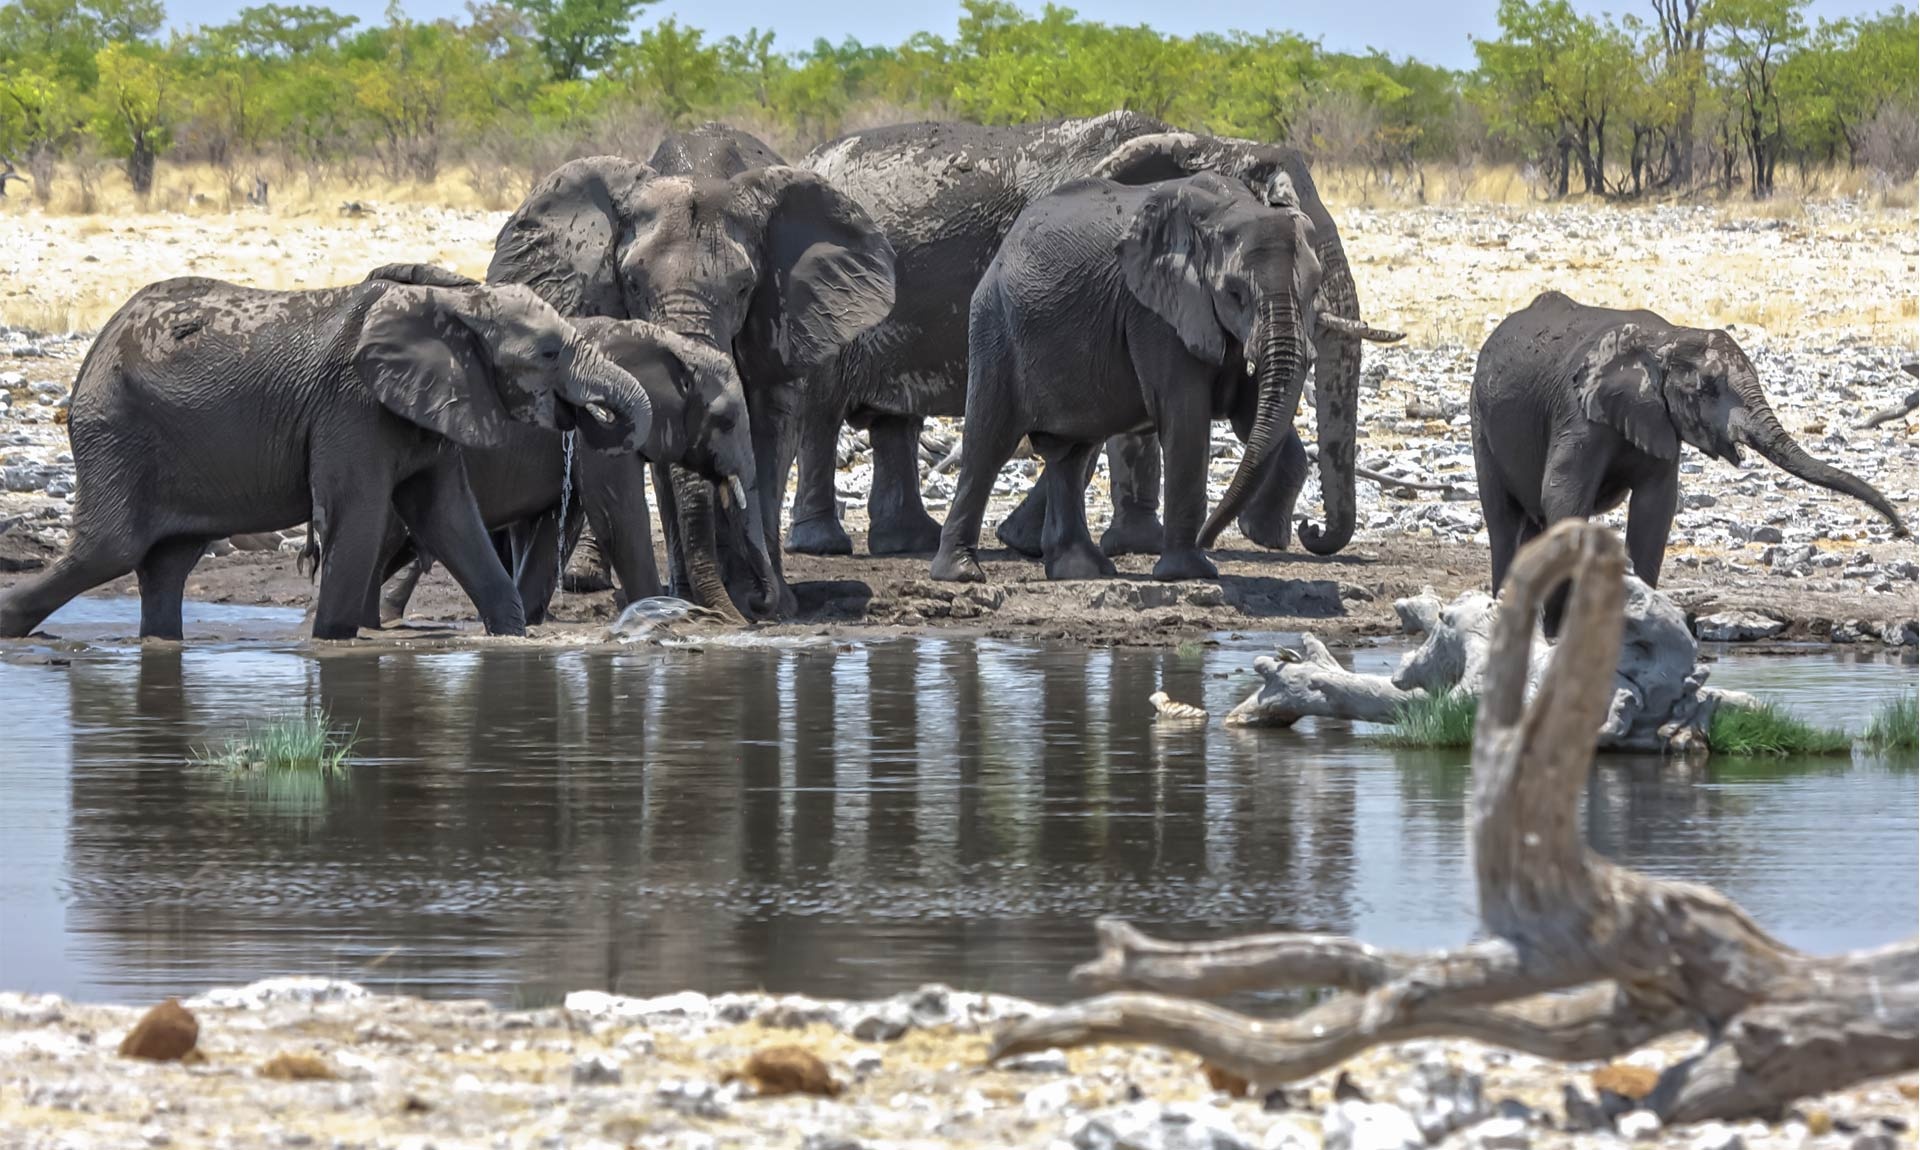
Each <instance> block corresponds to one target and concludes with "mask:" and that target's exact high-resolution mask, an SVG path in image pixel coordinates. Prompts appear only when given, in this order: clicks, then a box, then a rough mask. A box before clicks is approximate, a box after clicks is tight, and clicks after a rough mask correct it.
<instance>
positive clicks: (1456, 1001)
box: [990, 521, 1920, 1123]
mask: <svg viewBox="0 0 1920 1150" xmlns="http://www.w3.org/2000/svg"><path fill="white" fill-rule="evenodd" d="M1625 573H1626V555H1625V553H1624V551H1623V550H1622V548H1621V545H1620V542H1619V540H1618V539H1617V538H1616V537H1615V536H1614V534H1613V533H1612V532H1611V531H1609V530H1608V529H1607V528H1605V527H1602V526H1598V525H1595V524H1589V523H1585V522H1580V521H1567V522H1563V523H1560V524H1558V525H1556V526H1554V527H1553V528H1552V529H1550V530H1549V531H1547V532H1546V533H1545V534H1544V535H1542V536H1541V537H1540V538H1539V539H1538V540H1536V541H1535V542H1534V543H1532V544H1529V545H1528V546H1527V547H1526V548H1524V549H1523V550H1522V551H1521V552H1520V554H1519V556H1518V557H1517V558H1516V560H1515V563H1514V566H1513V570H1512V572H1511V573H1510V575H1509V577H1508V579H1509V581H1508V585H1507V590H1506V594H1505V596H1504V597H1503V598H1502V599H1501V601H1500V605H1499V609H1498V614H1497V618H1496V621H1495V624H1494V628H1493V634H1492V640H1491V646H1490V649H1489V651H1488V657H1487V664H1486V674H1485V681H1484V690H1483V691H1482V694H1481V701H1480V711H1479V718H1478V722H1477V725H1476V727H1475V730H1474V743H1473V772H1474V852H1473V855H1474V866H1475V872H1476V880H1477V884H1478V887H1479V893H1480V918H1481V921H1482V923H1483V924H1484V926H1485V928H1486V930H1487V933H1488V934H1489V935H1490V937H1489V938H1488V939H1487V940H1486V941H1484V942H1479V943H1475V944H1472V945H1470V946H1465V947H1461V948H1459V949H1456V950H1444V951H1434V952H1428V953H1411V954H1409V953H1396V952H1391V951H1382V950H1378V949H1375V948H1373V947H1369V946H1366V945H1365V944H1364V943H1360V942H1357V941H1355V940H1353V939H1348V938H1341V937H1331V936H1322V935H1300V934H1270V935H1263V936H1258V937H1254V938H1247V939H1240V940H1236V941H1230V942H1225V943H1201V944H1177V943H1168V942H1160V941H1156V940H1153V939H1150V938H1147V937H1146V936H1144V935H1142V934H1140V933H1139V932H1138V931H1136V930H1133V929H1132V928H1131V927H1128V926H1127V925H1125V924H1123V923H1119V922H1111V921H1109V922H1104V923H1102V924H1101V927H1100V935H1101V939H1102V942H1103V951H1102V954H1101V955H1100V957H1099V958H1098V959H1097V960H1095V961H1094V962H1092V963H1089V964H1087V965H1084V966H1082V967H1080V968H1079V969H1077V970H1075V971H1074V977H1075V979H1076V981H1078V982H1079V983H1081V984H1082V985H1085V986H1088V987H1089V988H1092V989H1096V990H1105V991H1109V992H1110V993H1106V994H1103V995H1101V996H1100V997H1097V998H1092V999H1088V1000H1084V1001H1081V1002H1077V1003H1073V1004H1070V1005H1068V1006H1065V1007H1062V1008H1061V1009H1059V1010H1055V1011H1052V1012H1050V1013H1047V1014H1044V1015H1040V1016H1038V1017H1035V1018H1031V1019H1026V1020H1022V1021H1019V1022H1015V1023H1013V1024H1011V1025H1009V1026H1007V1027H1005V1028H1004V1029H1003V1030H1001V1031H1000V1032H999V1034H998V1035H997V1036H996V1039H995V1042H994V1045H993V1048H992V1052H991V1055H990V1056H991V1057H992V1058H993V1059H1002V1058H1007V1057H1010V1056H1013V1055H1017V1054H1022V1053H1027V1052H1032V1051H1038V1050H1045V1049H1048V1048H1050V1047H1075V1046H1086V1045H1090V1044H1095V1043H1103V1042H1150V1043H1156V1044H1160V1045H1164V1046H1173V1047H1177V1048H1180V1049H1183V1050H1187V1051H1190V1052H1192V1053H1194V1054H1198V1055H1199V1056H1201V1057H1202V1058H1204V1059H1206V1061H1207V1062H1208V1063H1209V1064H1211V1065H1213V1066H1216V1067H1219V1068H1220V1069H1222V1070H1224V1071H1227V1072H1229V1073H1231V1074H1235V1075H1239V1076H1240V1077H1242V1078H1245V1079H1246V1080H1248V1081H1249V1082H1252V1083H1254V1084H1256V1085H1259V1086H1274V1085H1279V1084H1281V1083H1285V1082H1290V1081H1294V1080H1297V1079H1300V1078H1303V1077H1306V1076H1308V1075H1312V1074H1315V1073H1318V1072H1320V1071H1322V1070H1325V1069H1328V1068H1330V1067H1332V1066H1334V1065H1336V1064H1338V1063H1340V1062H1342V1061H1344V1060H1345V1059H1347V1058H1349V1057H1351V1056H1353V1055H1354V1054H1356V1053H1358V1052H1360V1051H1362V1050H1365V1049H1367V1048H1369V1047H1372V1046H1375V1045H1378V1044H1381V1043H1389V1042H1399V1041H1402V1040H1406V1039H1412V1038H1431V1037H1458V1038H1471V1039H1477V1040H1479V1041H1482V1042H1487V1043H1491V1044H1493V1045H1497V1046H1505V1047H1509V1048H1512V1049H1515V1050H1520V1051H1523V1052H1526V1053H1529V1054H1534V1055H1539V1056H1544V1057H1549V1058H1555V1059H1561V1060H1565V1061H1588V1060H1593V1059H1602V1058H1612V1057H1617V1056H1619V1055H1622V1054H1625V1053H1627V1052H1628V1051H1631V1050H1633V1049H1635V1048H1637V1047H1640V1046H1643V1045H1645V1044H1647V1043H1649V1042H1651V1041H1652V1040H1654V1039H1656V1038H1659V1037H1661V1036H1662V1035H1665V1034H1669V1033H1672V1032H1674V1031H1678V1030H1694V1031H1697V1032H1699V1033H1701V1034H1703V1035H1705V1036H1706V1037H1707V1039H1708V1045H1707V1047H1706V1049H1705V1050H1704V1051H1703V1052H1701V1053H1700V1054H1698V1055H1697V1056H1695V1057H1692V1058H1689V1059H1687V1060H1685V1061H1683V1062H1681V1063H1679V1064H1678V1065H1676V1066H1673V1067H1671V1068H1669V1069H1668V1070H1667V1071H1666V1072H1665V1073H1664V1074H1663V1075H1662V1076H1661V1078H1660V1081H1659V1083H1658V1084H1657V1086H1656V1087H1655V1089H1654V1091H1653V1092H1652V1094H1650V1095H1649V1096H1648V1097H1647V1098H1646V1100H1645V1104H1646V1106H1647V1108H1648V1109H1651V1110H1653V1111H1654V1112H1655V1113H1657V1114H1658V1115H1659V1116H1660V1117H1661V1118H1662V1119H1663V1120H1664V1121H1666V1122H1669V1123H1672V1122H1694V1121H1703V1120H1706V1119H1709V1118H1742V1117H1749V1116H1775V1115H1777V1114H1779V1113H1780V1112H1781V1111H1782V1110H1783V1108H1784V1107H1785V1106H1786V1105H1787V1104H1788V1103H1790V1102H1792V1101H1793V1100H1795V1099H1796V1098H1800V1097H1804V1096H1806V1095H1810V1094H1818V1093H1822V1092H1825V1091H1828V1090H1834V1089H1838V1088H1840V1087H1843V1086H1847V1085H1850V1084H1852V1083H1854V1082H1858V1081H1860V1080H1862V1079H1865V1078H1871V1077H1876V1076H1879V1075H1883V1074H1891V1073H1895V1072H1898V1071H1902V1070H1911V1069H1913V1068H1914V1067H1915V1066H1916V1065H1917V1064H1920V990H1917V988H1916V984H1917V983H1920V940H1910V941H1907V942H1904V943H1900V944H1897V945H1894V946H1889V947H1883V948H1881V949H1878V950H1872V951H1862V952H1856V953H1851V954H1844V955H1840V956H1837V957H1832V958H1823V957H1816V956H1813V955H1806V954H1802V953H1800V952H1798V951H1796V950H1793V949H1791V948H1790V947H1787V946H1785V945H1783V944H1782V943H1780V942H1779V941H1778V940H1776V939H1774V938H1773V937H1772V936H1771V935H1769V934H1767V933H1766V931H1765V930H1763V929H1762V928H1761V927H1760V926H1759V925H1758V924H1757V923H1755V922H1754V921H1753V920H1752V919H1751V918H1749V917H1748V916H1747V914H1746V912H1745V911H1743V910H1742V909H1741V908H1740V907H1739V906H1737V905H1735V904H1734V903H1733V902H1731V901H1730V900H1728V899H1727V898H1726V897H1725V896H1724V895H1721V894H1720V893H1719V892H1717V891H1714V890H1712V889H1710V888H1707V887H1703V886H1697V885H1694V884H1691V883H1682V882H1672V881H1666V880H1661V879H1651V878H1647V877H1645V876H1643V875H1641V874H1638V873H1636V872H1634V871H1631V870H1628V869H1626V868H1624V867H1619V866H1616V865H1614V864H1613V863H1612V862H1609V861H1608V860H1607V859H1605V858H1602V857H1601V856H1599V855H1596V854H1594V853H1593V852H1591V851H1589V850H1588V849H1587V848H1586V845H1585V843H1584V842H1583V841H1582V838H1581V833H1580V826H1581V823H1580V819H1579V814H1578V811H1579V799H1580V795H1581V793H1582V791H1583V789H1584V787H1585V785H1586V781H1587V774H1588V771H1589V769H1590V767H1591V766H1592V762H1593V749H1594V739H1593V732H1594V731H1595V730H1596V729H1598V728H1599V727H1600V725H1601V723H1602V721H1603V720H1604V719H1605V718H1606V716H1607V713H1608V709H1609V707H1610V706H1612V700H1613V682H1612V680H1613V674H1614V668H1615V667H1616V665H1617V664H1618V662H1619V657H1620V642H1621V640H1620V635H1621V613H1622V607H1623V605H1624V602H1625V595H1626V584H1625V581H1624V575H1625ZM1568 579H1571V580H1572V584H1573V586H1572V590H1571V593H1570V595H1569V602H1568V609H1567V616H1566V624H1565V637H1564V638H1562V639H1561V641H1560V643H1559V646H1558V653H1557V655H1556V657H1555V658H1554V659H1553V660H1552V661H1551V662H1550V663H1549V665H1548V666H1547V667H1546V669H1545V670H1544V671H1543V672H1542V673H1541V674H1540V677H1539V682H1538V685H1537V687H1536V688H1535V690H1534V691H1533V694H1532V698H1531V701H1529V700H1528V698H1527V693H1528V692H1527V687H1528V680H1529V677H1530V673H1531V670H1530V652H1531V649H1532V647H1533V638H1534V635H1533V632H1534V624H1535V620H1536V619H1537V618H1538V616H1539V611H1540V606H1541V604H1542V603H1543V602H1545V600H1546V597H1547V595H1548V594H1549V593H1550V592H1552V591H1553V590H1554V589H1555V588H1556V587H1557V586H1559V585H1560V584H1561V583H1563V582H1565V581H1567V580H1568ZM1281 986H1321V987H1338V988H1341V989H1344V990H1346V991H1347V992H1348V993H1345V994H1341V995H1339V996H1336V997H1334V998H1332V999H1330V1000H1328V1001H1325V1002H1322V1003H1320V1004H1319V1005H1317V1006H1314V1007H1312V1008H1311V1009H1309V1010H1307V1011H1305V1012H1304V1013H1302V1014H1300V1015H1297V1016H1295V1017H1293V1018H1289V1019H1280V1020H1271V1019H1254V1018H1250V1017H1247V1016H1245V1015H1241V1014H1237V1013H1235V1012H1233V1011H1229V1010H1224V1009H1221V1008H1219V1007H1215V1006H1211V1005H1208V1004H1205V1003H1201V1002H1196V1001H1193V1000H1192V999H1190V998H1185V997H1174V996H1175V995H1202V996H1213V995H1221V994H1226V993H1229V992H1233V991H1238V990H1249V989H1256V988H1262V989H1264V988H1271V987H1281Z"/></svg>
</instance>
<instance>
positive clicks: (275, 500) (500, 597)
mask: <svg viewBox="0 0 1920 1150" xmlns="http://www.w3.org/2000/svg"><path fill="white" fill-rule="evenodd" d="M519 422H524V423H531V424H538V425H540V426H542V427H547V428H553V429H566V428H576V427H577V428H578V429H579V431H580V433H581V437H582V439H583V440H584V442H585V443H586V444H587V446H589V447H592V448H596V449H599V450H603V451H609V452H632V451H634V450H636V449H638V448H639V447H640V446H641V444H642V443H644V442H645V440H646V437H647V435H648V433H649V431H650V429H651V426H652V422H653V416H652V409H651V406H650V404H649V402H648V400H647V396H646V393H645V391H643V390H642V389H641V387H640V384H639V383H638V382H636V381H635V380H634V378H633V377H632V376H631V375H628V374H627V373H626V372H624V371H622V370H621V369H620V368H618V367H616V366H614V364H613V363H612V361H610V360H609V359H608V358H607V357H606V356H604V355H602V354H600V353H599V352H598V351H596V350H594V349H593V348H592V346H591V345H589V344H587V343H585V342H584V341H583V340H582V339H581V338H580V336H579V335H578V333H577V332H575V330H574V329H573V327H572V325H570V324H568V323H567V322H566V320H564V319H563V318H562V317H561V316H560V314H559V313H558V312H556V311H555V310H554V309H553V308H552V307H551V306H549V305H548V304H546V303H545V302H543V301H542V300H541V299H540V298H539V297H538V296H537V295H535V294H534V293H533V292H531V291H528V290H526V289H525V288H518V287H462V288H446V287H429V286H417V285H412V284H401V283H393V282H386V281H380V282H365V283H360V284H355V285H353V286H350V287H342V288H329V289H324V290H319V291H300V292H280V291H259V290H255V289H252V288H244V287H238V286H235V285H233V284H228V283H222V282H220V281H218V280H210V279H198V278H192V279H174V280H166V281H163V282H161V283H157V284H153V285H151V286H149V287H146V288H142V289H141V290H140V291H139V292H137V293H135V295H134V297H133V298H132V299H131V300H129V301H128V302H127V303H126V305H125V306H123V307H122V308H121V309H120V310H119V311H118V312H115V313H114V315H113V317H112V318H111V319H109V320H108V321H107V323H106V325H105V326H104V327H103V328H101V331H100V335H99V336H98V338H96V339H95V340H94V343H93V347H92V348H91V350H89V351H88V353H87V358H86V360H85V361H84V362H83V363H82V364H81V366H80V375H79V378H78V380H77V381H76V382H75V384H74V389H73V400H72V404H71V408H70V417H69V424H68V435H69V436H70V438H71V440H72V443H73V455H74V468H75V471H76V472H77V474H78V479H79V497H78V501H77V502H76V504H75V506H74V513H73V540H72V543H71V544H70V545H69V547H68V549H67V552H66V554H64V555H63V556H61V557H60V559H59V560H58V561H56V562H55V563H54V564H53V565H52V567H50V568H49V569H48V570H47V572H46V573H45V574H43V575H41V576H40V577H38V578H36V579H34V580H31V581H29V582H27V583H23V584H21V585H20V586H18V587H15V588H13V589H12V590H11V591H9V592H7V593H6V594H5V595H4V596H0V635H3V636H18V635H25V634H27V633H28V632H30V631H32V630H33V628H34V627H36V626H37V625H39V623H40V622H41V620H43V619H45V618H46V617H47V616H48V615H49V614H51V613H52V612H53V611H55V610H57V609H58V608H59V607H60V606H61V604H63V603H65V602H67V601H68V600H69V599H71V598H73V597H74V596H76V595H78V594H80V593H82V592H84V591H86V590H88V589H89V588H92V587H96V586H98V585H100V584H102V583H105V582H108V581H109V580H112V579H116V578H119V577H120V576H122V575H124V574H126V573H127V572H129V571H135V572H137V573H138V575H139V580H140V633H141V634H142V635H143V636H151V637H158V638H176V639H177V638H179V637H180V616H181V599H182V596H183V594H184V591H185V587H186V582H187V576H188V574H189V573H190V572H191V571H192V569H193V566H194V564H195V563H196V562H197V561H198V560H199V558H200V556H201V554H202V552H203V551H204V550H205V549H206V546H207V544H208V543H210V542H212V541H213V540H216V539H220V538H223V537H226V536H230V535H240V534H247V533H251V532H261V531H276V530H280V529H283V528H287V527H292V526H294V525H296V524H299V523H302V522H307V521H309V520H310V521H311V525H312V526H311V535H310V537H311V538H312V539H313V540H314V541H315V542H316V543H317V546H318V551H319V571H320V588H319V592H318V596H317V602H316V607H315V612H314V619H313V634H314V636H315V637H316V638H322V639H338V638H351V637H352V636H353V635H354V634H355V632H356V631H357V629H358V627H359V625H360V623H361V622H362V620H363V619H364V618H365V617H366V615H367V613H368V608H369V605H370V603H371V602H372V597H373V593H374V591H375V590H376V589H377V584H376V576H377V573H378V570H379V560H380V554H381V550H382V547H383V546H384V544H385V540H386V538H387V532H388V522H389V513H390V511H391V512H393V513H397V514H398V515H399V518H400V520H401V522H402V523H404V524H405V526H406V528H407V530H408V531H409V532H411V533H412V534H413V535H414V536H415V537H416V538H418V539H419V540H420V541H421V542H422V544H423V545H424V546H425V547H427V548H428V549H429V550H430V551H432V553H433V554H434V555H436V556H438V557H439V558H440V559H441V560H442V561H443V562H445V563H446V565H447V568H448V570H449V571H451V572H452V574H453V576H454V578H455V579H456V580H457V581H458V582H459V584H460V586H461V588H462V590H464V591H465V592H466V593H467V594H468V596H469V597H471V598H472V600H473V602H474V606H475V607H476V608H478V610H479V613H480V618H481V620H482V622H483V623H484V624H485V625H486V628H487V630H488V632H489V633H492V634H518V633H520V632H521V631H523V630H524V629H525V623H524V615H523V611H522V608H521V604H520V596H519V595H518V593H517V592H516V591H515V588H514V585H513V580H512V579H511V578H509V577H508V575H507V572H506V570H505V568H503V567H502V566H501V564H500V560H499V558H498V557H497V556H496V555H495V553H494V550H493V548H492V546H491V544H490V543H489V541H488V538H487V532H486V528H485V526H484V524H482V522H481V520H480V513H479V511H478V510H477V509H476V508H475V506H474V499H473V493H472V490H471V489H470V488H469V486H468V484H467V477H466V472H465V469H464V468H463V466H462V464H461V458H460V452H459V451H458V450H456V447H473V448H485V447H488V446H493V445H497V444H502V443H504V442H506V441H507V437H508V436H509V435H510V434H511V433H512V431H513V430H514V429H515V427H516V424H517V423H519Z"/></svg>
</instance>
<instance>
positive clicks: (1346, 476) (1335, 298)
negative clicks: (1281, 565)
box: [1300, 236, 1360, 555]
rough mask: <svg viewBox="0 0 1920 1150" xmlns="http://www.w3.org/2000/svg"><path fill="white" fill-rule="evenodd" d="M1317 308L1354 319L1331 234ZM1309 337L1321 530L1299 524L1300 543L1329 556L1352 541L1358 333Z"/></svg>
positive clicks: (1323, 253)
mask: <svg viewBox="0 0 1920 1150" xmlns="http://www.w3.org/2000/svg"><path fill="white" fill-rule="evenodd" d="M1315 254H1316V255H1318V256H1319V257H1320V268H1321V278H1320V299H1319V302H1320V307H1321V310H1322V311H1324V312H1326V313H1327V314H1329V315H1332V316H1336V317H1339V318H1340V319H1343V320H1352V321H1354V322H1355V323H1358V322H1359V320H1360V296H1359V293H1357V292H1356V291H1355V290H1354V286H1353V269H1352V268H1350V267H1348V266H1347V253H1346V251H1345V250H1344V249H1343V248H1341V246H1340V240H1339V238H1338V237H1337V236H1328V237H1327V238H1325V239H1324V240H1322V241H1321V243H1320V246H1319V250H1318V251H1317V252H1316V253H1315ZM1318 334H1319V338H1317V339H1316V340H1315V341H1314V351H1315V353H1316V354H1315V361H1316V362H1315V365H1314V369H1313V410H1314V419H1315V421H1316V422H1317V423H1318V425H1319V435H1320V502H1321V505H1322V507H1323V508H1324V510H1325V512H1326V526H1325V527H1324V528H1322V527H1320V526H1318V525H1316V524H1312V523H1303V524H1301V525H1300V544H1301V546H1303V547H1305V548H1306V549H1307V550H1309V551H1311V552H1313V553H1314V554H1315V555H1332V554H1333V553H1335V552H1337V551H1339V550H1340V549H1341V548H1343V547H1345V546H1346V545H1347V544H1348V543H1349V542H1351V541H1352V539H1353V528H1354V515H1355V501H1354V490H1353V484H1354V452H1355V437H1356V435H1357V433H1358V431H1359V423H1360V337H1359V336H1358V335H1355V334H1351V333H1349V332H1348V331H1347V330H1345V329H1344V328H1342V327H1333V326H1329V325H1325V324H1322V325H1321V326H1320V329H1319V333H1318Z"/></svg>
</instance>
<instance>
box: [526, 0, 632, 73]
mask: <svg viewBox="0 0 1920 1150" xmlns="http://www.w3.org/2000/svg"><path fill="white" fill-rule="evenodd" d="M507 3H508V4H510V5H512V6H513V7H514V8H516V9H518V10H520V11H521V12H524V13H526V14H527V16H528V18H529V19H530V20H532V22H533V30H534V34H535V35H536V36H537V37H538V38H539V44H540V54H541V55H542V56H544V57H545V58H546V61H547V67H548V69H549V70H550V72H551V74H552V76H553V78H554V79H555V80H559V81H562V82H565V81H568V80H578V79H580V78H581V77H583V76H585V75H587V74H588V73H590V72H597V71H599V70H600V69H602V68H604V67H606V66H607V64H608V63H609V62H611V61H612V60H613V57H614V55H615V53H616V52H617V51H618V50H619V48H620V44H621V40H622V38H623V37H624V36H625V35H626V33H627V32H628V30H629V29H630V28H632V26H633V19H634V17H635V16H636V15H637V14H638V13H639V11H640V9H642V8H644V7H646V6H647V5H648V4H651V3H653V0H507Z"/></svg>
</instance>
